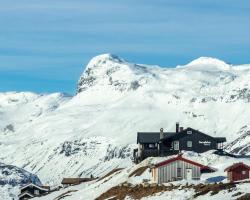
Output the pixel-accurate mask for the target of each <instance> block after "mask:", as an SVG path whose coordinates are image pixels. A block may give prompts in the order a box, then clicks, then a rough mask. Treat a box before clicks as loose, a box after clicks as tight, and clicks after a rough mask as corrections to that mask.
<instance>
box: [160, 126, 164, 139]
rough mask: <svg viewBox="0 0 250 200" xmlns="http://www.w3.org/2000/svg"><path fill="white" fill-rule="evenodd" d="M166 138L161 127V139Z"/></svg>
mask: <svg viewBox="0 0 250 200" xmlns="http://www.w3.org/2000/svg"><path fill="white" fill-rule="evenodd" d="M163 138H164V134H163V128H161V129H160V140H161V139H163Z"/></svg>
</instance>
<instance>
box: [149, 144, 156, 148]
mask: <svg viewBox="0 0 250 200" xmlns="http://www.w3.org/2000/svg"><path fill="white" fill-rule="evenodd" d="M148 148H150V149H155V148H156V145H155V143H150V144H148Z"/></svg>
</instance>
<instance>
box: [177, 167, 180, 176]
mask: <svg viewBox="0 0 250 200" xmlns="http://www.w3.org/2000/svg"><path fill="white" fill-rule="evenodd" d="M177 177H181V168H177Z"/></svg>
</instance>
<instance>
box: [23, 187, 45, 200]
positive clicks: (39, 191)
mask: <svg viewBox="0 0 250 200" xmlns="http://www.w3.org/2000/svg"><path fill="white" fill-rule="evenodd" d="M20 190H21V191H20V194H19V195H18V198H19V200H24V199H31V198H33V197H38V196H42V195H45V194H48V193H49V191H50V187H49V186H40V185H35V184H33V183H30V184H28V185H25V186H23V187H22V188H20Z"/></svg>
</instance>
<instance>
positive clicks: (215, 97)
mask: <svg viewBox="0 0 250 200" xmlns="http://www.w3.org/2000/svg"><path fill="white" fill-rule="evenodd" d="M249 66H250V65H241V66H234V65H229V64H227V63H225V62H223V61H220V60H218V59H215V58H207V57H202V58H199V59H197V60H194V61H192V62H190V63H189V64H187V65H184V66H177V67H176V68H161V67H159V66H148V65H143V64H133V63H129V62H127V61H125V60H123V59H121V58H119V57H117V56H114V55H110V54H104V55H100V56H97V57H95V58H93V59H92V60H91V61H90V62H89V64H88V65H87V66H86V68H85V70H84V72H83V74H82V75H81V77H80V79H79V82H78V87H77V94H76V95H75V96H69V95H66V94H60V93H55V94H34V93H30V92H21V93H16V92H8V93H0V142H1V145H0V157H1V161H2V162H4V163H7V164H12V165H16V166H19V167H22V168H24V169H26V170H28V171H31V172H32V173H34V174H36V175H38V177H39V178H40V179H41V181H42V182H43V183H45V184H50V185H55V186H56V185H58V184H59V183H60V181H61V179H62V177H66V176H67V177H68V176H83V177H85V176H90V175H91V174H92V175H94V176H102V175H104V174H106V173H107V172H109V171H110V170H111V169H112V168H124V167H130V166H132V161H131V159H130V158H131V155H132V149H133V148H134V147H135V143H136V133H137V131H158V130H159V129H160V128H161V127H163V128H164V130H166V131H172V130H174V126H175V122H177V121H178V122H180V123H181V125H182V126H184V127H187V126H189V127H193V128H195V129H199V130H201V131H203V132H205V133H208V134H210V135H212V136H225V137H227V140H228V143H227V150H228V151H232V152H234V153H236V154H250V148H249V147H250V121H249V117H248V115H249V113H250V106H249V103H250V85H249V80H250V67H249Z"/></svg>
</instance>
